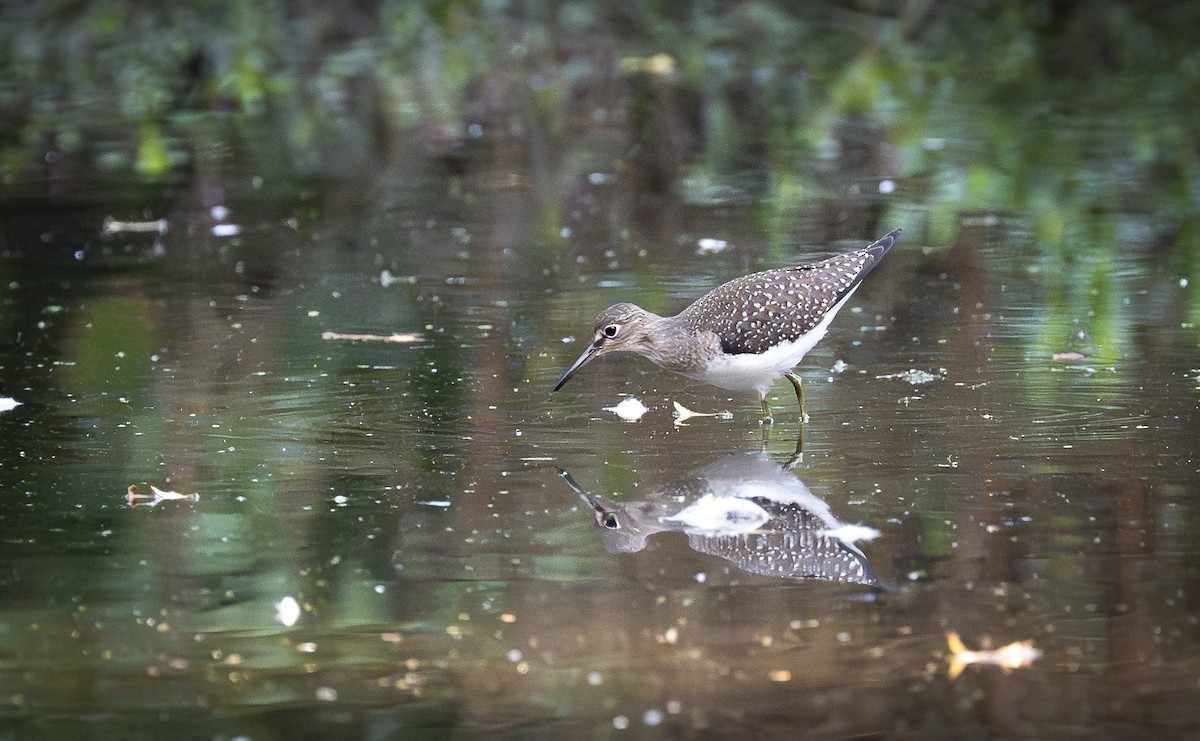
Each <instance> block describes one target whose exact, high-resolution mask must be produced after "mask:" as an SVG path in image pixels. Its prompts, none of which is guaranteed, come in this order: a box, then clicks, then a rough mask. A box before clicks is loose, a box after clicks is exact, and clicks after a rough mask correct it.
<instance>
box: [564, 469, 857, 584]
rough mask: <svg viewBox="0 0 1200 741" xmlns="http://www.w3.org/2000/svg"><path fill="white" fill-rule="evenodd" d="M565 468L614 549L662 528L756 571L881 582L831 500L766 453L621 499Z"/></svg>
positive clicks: (632, 545)
mask: <svg viewBox="0 0 1200 741" xmlns="http://www.w3.org/2000/svg"><path fill="white" fill-rule="evenodd" d="M560 473H561V475H562V477H563V479H564V480H565V481H566V482H567V485H568V486H570V487H571V489H572V490H574V491H575V493H576V494H578V495H579V496H580V498H581V499H583V501H584V502H585V503H586V504H587V506H588V508H589V509H591V510H592V512H593V514H594V515H595V520H596V526H597V530H598V531H599V533H600V539H601V540H602V541H603V543H604V547H605V549H606V550H608V551H609V552H610V553H634V552H636V551H640V550H642V549H643V548H645V547H646V541H647V539H648V538H649V537H650V536H651V535H654V534H655V533H660V532H683V533H686V534H687V536H688V543H689V544H690V545H691V547H692V548H693V549H694V550H696V551H699V552H700V553H707V554H710V555H714V556H720V557H721V558H724V559H726V560H728V561H730V562H731V563H733V564H734V565H736V566H737V567H738V568H740V569H743V570H745V571H748V572H750V573H753V574H764V575H767V576H778V577H784V578H789V579H824V580H828V581H835V582H842V583H847V584H867V585H871V586H880V583H879V580H878V579H877V578H876V577H875V573H874V572H873V571H872V570H871V565H870V564H869V563H868V562H867V558H866V556H865V555H863V552H862V551H861V550H859V549H858V548H857V547H856V546H855V545H854V544H853V543H852V542H851V541H850V540H849V539H847V537H846V536H844V535H842V533H846V532H848V531H865V532H869V533H874V531H871V530H870V529H869V528H861V527H851V528H847V527H846V526H845V525H843V524H842V523H841V522H839V521H838V520H837V518H835V517H834V516H833V513H832V512H831V511H830V509H829V505H828V504H826V503H825V502H824V501H822V500H821V499H819V498H817V497H816V496H814V495H813V493H812V492H810V491H809V490H808V487H807V486H805V485H804V483H803V482H802V481H800V479H798V478H796V477H795V476H794V475H793V474H792V473H791V472H789V471H788V470H785V469H784V467H783V466H780V465H779V464H777V463H775V462H774V461H772V460H771V459H770V458H768V457H767V456H766V455H765V454H757V455H753V454H742V453H735V454H731V455H727V456H725V457H723V458H720V459H718V460H716V461H714V462H712V463H710V464H709V465H707V466H704V467H703V468H699V469H696V470H695V471H692V472H691V473H690V474H689V475H688V476H687V477H685V478H683V479H681V480H680V481H678V482H677V483H674V484H671V485H668V486H664V487H661V488H659V489H657V490H656V491H654V492H653V493H652V494H651V495H650V496H648V497H646V498H645V499H642V500H641V501H637V502H631V503H628V504H617V503H615V502H611V501H609V500H607V499H605V498H604V497H600V496H597V495H595V494H589V493H588V492H586V491H584V490H583V489H582V488H581V487H580V486H579V485H578V484H577V483H575V481H574V479H572V478H571V475H570V474H569V473H567V472H566V471H561V470H560Z"/></svg>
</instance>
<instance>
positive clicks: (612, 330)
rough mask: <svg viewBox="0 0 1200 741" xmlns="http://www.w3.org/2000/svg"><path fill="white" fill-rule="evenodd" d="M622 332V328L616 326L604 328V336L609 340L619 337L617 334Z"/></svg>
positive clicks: (611, 325)
mask: <svg viewBox="0 0 1200 741" xmlns="http://www.w3.org/2000/svg"><path fill="white" fill-rule="evenodd" d="M620 330H621V328H620V327H619V326H617V325H616V324H610V325H608V326H607V327H605V328H604V336H605V337H608V338H609V339H612V338H613V337H616V336H617V332H619V331H620Z"/></svg>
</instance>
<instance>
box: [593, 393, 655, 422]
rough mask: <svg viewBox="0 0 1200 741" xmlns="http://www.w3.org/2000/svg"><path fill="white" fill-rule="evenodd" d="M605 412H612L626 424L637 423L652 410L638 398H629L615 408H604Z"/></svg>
mask: <svg viewBox="0 0 1200 741" xmlns="http://www.w3.org/2000/svg"><path fill="white" fill-rule="evenodd" d="M604 411H606V412H612V413H613V414H615V415H617V416H618V417H620V418H621V419H623V420H625V421H626V422H636V421H638V420H639V419H641V418H642V415H643V414H645V413H646V412H648V411H650V408H649V407H647V406H646V405H645V404H643V403H642V402H641V401H639V400H638V399H637V398H636V397H633V396H628V397H626V398H624V399H622V400H621V402H620V403H619V404H617V405H616V406H615V407H604Z"/></svg>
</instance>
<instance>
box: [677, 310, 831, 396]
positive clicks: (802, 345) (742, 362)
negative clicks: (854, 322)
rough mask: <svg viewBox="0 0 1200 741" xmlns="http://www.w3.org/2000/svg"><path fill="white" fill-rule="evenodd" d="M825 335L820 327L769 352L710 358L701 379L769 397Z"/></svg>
mask: <svg viewBox="0 0 1200 741" xmlns="http://www.w3.org/2000/svg"><path fill="white" fill-rule="evenodd" d="M818 330H819V331H818ZM824 335H825V328H824V327H818V328H816V329H814V330H813V331H811V332H809V333H808V334H806V335H804V336H803V337H801V338H800V339H798V340H795V341H793V342H784V343H782V344H779V345H776V346H775V347H772V348H771V349H770V350H767V351H766V352H762V353H758V354H754V353H743V354H741V355H722V356H720V357H718V358H714V359H713V360H711V361H709V364H708V368H707V369H705V371H704V377H703V378H702V379H701V380H703V381H705V382H706V383H711V384H712V385H713V386H718V387H720V388H723V389H727V390H729V391H747V390H749V389H754V390H756V391H758V395H759V396H764V397H765V396H766V395H767V392H768V391H770V390H771V386H773V385H774V384H775V382H776V381H778V380H779V379H780V378H782V377H783V374H784V373H787V372H788V371H790V370H791V369H792V368H795V367H796V365H797V364H799V362H800V361H801V360H802V359H804V355H805V354H806V353H807V352H808V351H809V350H811V349H812V347H813V345H816V344H817V342H819V341H820V340H821V337H823V336H824Z"/></svg>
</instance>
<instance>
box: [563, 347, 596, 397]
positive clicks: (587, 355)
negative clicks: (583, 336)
mask: <svg viewBox="0 0 1200 741" xmlns="http://www.w3.org/2000/svg"><path fill="white" fill-rule="evenodd" d="M598 352H600V345H597V344H595V343H592V344H590V345H588V347H587V349H586V350H584V351H583V354H582V355H580V356H579V359H578V360H576V361H575V362H574V363H571V367H570V368H567V372H566V373H564V374H562V378H560V379H558V383H556V384H554V390H555V391H558V390H559V389H560V388H562V387H563V384H564V383H566V382H567V381H570V380H571V376H573V375H575V372H576V371H577V370H579V369H580V368H582V367H583V364H584V363H586V362H587V361H589V360H591V359H592V358H594V357H596V353H598Z"/></svg>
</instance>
